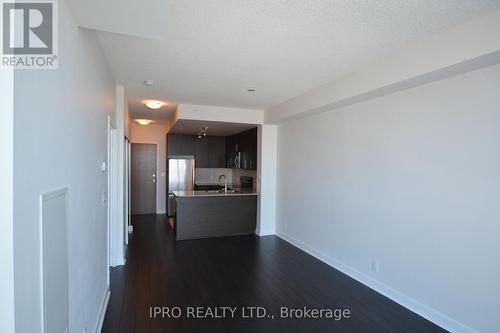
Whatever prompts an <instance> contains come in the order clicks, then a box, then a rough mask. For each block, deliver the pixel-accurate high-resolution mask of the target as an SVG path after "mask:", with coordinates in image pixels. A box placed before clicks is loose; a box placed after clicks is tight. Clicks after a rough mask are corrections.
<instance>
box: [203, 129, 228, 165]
mask: <svg viewBox="0 0 500 333" xmlns="http://www.w3.org/2000/svg"><path fill="white" fill-rule="evenodd" d="M207 142H208V167H209V168H225V167H226V138H225V137H223V136H209V137H208V140H207Z"/></svg>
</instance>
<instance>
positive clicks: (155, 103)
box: [144, 100, 166, 110]
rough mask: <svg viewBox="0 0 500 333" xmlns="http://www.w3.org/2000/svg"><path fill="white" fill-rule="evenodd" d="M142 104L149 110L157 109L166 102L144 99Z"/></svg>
mask: <svg viewBox="0 0 500 333" xmlns="http://www.w3.org/2000/svg"><path fill="white" fill-rule="evenodd" d="M144 104H145V105H146V106H147V107H148V108H150V109H151V110H158V109H159V108H161V107H162V106H163V105H165V104H166V103H165V102H162V101H155V100H149V101H144Z"/></svg>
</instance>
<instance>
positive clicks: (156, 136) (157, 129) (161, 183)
mask: <svg viewBox="0 0 500 333" xmlns="http://www.w3.org/2000/svg"><path fill="white" fill-rule="evenodd" d="M130 133H131V140H130V141H131V142H132V143H154V144H156V149H157V155H156V168H157V178H156V179H157V180H158V181H157V182H156V213H157V214H165V213H166V211H167V207H166V202H167V177H166V172H167V131H166V129H165V127H164V126H163V125H159V124H149V125H146V126H143V125H139V124H138V123H135V122H133V123H132V124H131V132H130Z"/></svg>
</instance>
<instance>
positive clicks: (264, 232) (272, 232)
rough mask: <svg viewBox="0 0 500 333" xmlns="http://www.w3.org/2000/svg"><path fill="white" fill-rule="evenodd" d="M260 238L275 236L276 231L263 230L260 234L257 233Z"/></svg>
mask: <svg viewBox="0 0 500 333" xmlns="http://www.w3.org/2000/svg"><path fill="white" fill-rule="evenodd" d="M256 234H257V235H258V236H269V235H274V230H261V231H259V232H258V233H256Z"/></svg>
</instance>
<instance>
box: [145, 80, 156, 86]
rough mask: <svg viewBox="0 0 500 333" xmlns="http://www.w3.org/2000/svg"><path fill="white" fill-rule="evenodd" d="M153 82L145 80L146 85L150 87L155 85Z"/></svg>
mask: <svg viewBox="0 0 500 333" xmlns="http://www.w3.org/2000/svg"><path fill="white" fill-rule="evenodd" d="M153 83H154V82H153V80H144V84H145V85H146V86H148V87H151V86H152V85H153Z"/></svg>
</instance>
